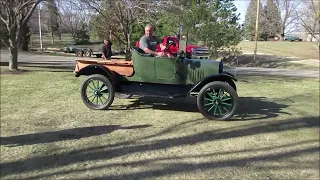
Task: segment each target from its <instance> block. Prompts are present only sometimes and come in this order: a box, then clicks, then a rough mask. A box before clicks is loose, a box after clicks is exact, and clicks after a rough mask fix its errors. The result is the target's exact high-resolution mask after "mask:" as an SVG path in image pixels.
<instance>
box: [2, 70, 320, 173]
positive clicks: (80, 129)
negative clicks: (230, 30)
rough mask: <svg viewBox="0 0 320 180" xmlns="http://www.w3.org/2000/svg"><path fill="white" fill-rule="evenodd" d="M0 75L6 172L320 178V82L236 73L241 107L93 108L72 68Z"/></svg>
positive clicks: (161, 103)
mask: <svg viewBox="0 0 320 180" xmlns="http://www.w3.org/2000/svg"><path fill="white" fill-rule="evenodd" d="M23 69H24V70H25V71H24V72H23V73H17V74H9V73H6V72H5V71H4V68H2V70H1V71H2V74H1V179H22V178H24V179H25V178H28V179H36V178H46V179H70V178H76V179H83V178H104V179H120V178H122V179H130V178H134V179H208V178H211V179H220V178H222V179H230V178H237V179H319V160H320V158H319V79H297V78H282V77H272V78H271V77H270V78H269V77H253V76H252V77H238V78H239V81H238V82H237V85H238V94H239V97H240V105H239V109H238V111H237V113H236V115H235V117H234V119H233V120H231V121H209V120H206V119H204V118H203V116H202V115H201V114H200V113H199V112H198V110H197V107H196V104H195V100H194V99H186V100H167V99H151V98H133V99H115V101H114V103H113V105H112V107H111V110H106V111H93V110H89V109H88V108H87V107H86V106H85V105H84V104H83V103H82V101H81V98H80V92H79V88H80V84H81V82H82V80H83V79H84V77H81V78H75V77H74V74H72V73H71V71H69V70H68V71H67V70H60V69H41V68H37V69H35V68H33V69H30V68H23Z"/></svg>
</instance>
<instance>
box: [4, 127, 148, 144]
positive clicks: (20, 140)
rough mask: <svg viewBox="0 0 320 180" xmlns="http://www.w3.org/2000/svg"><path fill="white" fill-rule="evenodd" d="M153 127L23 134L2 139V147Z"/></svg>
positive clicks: (99, 128) (66, 130)
mask: <svg viewBox="0 0 320 180" xmlns="http://www.w3.org/2000/svg"><path fill="white" fill-rule="evenodd" d="M150 126H151V125H137V126H120V125H108V126H94V127H82V128H75V129H65V130H61V131H52V132H41V133H35V134H23V135H17V136H9V137H0V138H1V145H2V146H3V145H7V146H9V147H15V146H24V145H31V144H41V143H51V142H57V141H66V140H72V139H81V138H86V137H90V136H99V135H102V134H108V133H112V132H113V131H116V130H120V129H139V128H147V127H150Z"/></svg>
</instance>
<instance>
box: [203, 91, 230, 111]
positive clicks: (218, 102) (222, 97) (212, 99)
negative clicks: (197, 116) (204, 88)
mask: <svg viewBox="0 0 320 180" xmlns="http://www.w3.org/2000/svg"><path fill="white" fill-rule="evenodd" d="M212 91H213V95H212V92H207V93H206V95H205V97H204V100H205V101H204V102H203V104H204V106H205V107H207V106H209V105H212V106H211V107H210V108H209V109H208V110H207V111H208V112H210V113H212V109H213V108H214V110H213V116H216V115H218V116H223V115H224V114H226V113H228V112H229V111H230V110H229V109H228V108H230V107H231V106H232V102H231V101H230V103H229V102H228V101H229V100H232V98H231V97H229V96H226V94H225V92H224V90H223V89H219V91H218V92H217V95H216V91H215V90H214V89H213V90H212ZM226 101H227V102H226ZM226 107H227V108H226Z"/></svg>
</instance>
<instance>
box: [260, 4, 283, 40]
mask: <svg viewBox="0 0 320 180" xmlns="http://www.w3.org/2000/svg"><path fill="white" fill-rule="evenodd" d="M265 16H266V21H265V23H264V29H263V30H264V33H265V34H266V36H267V37H268V38H273V37H274V36H275V35H276V34H280V33H281V13H280V10H279V8H278V6H277V4H276V3H275V2H274V0H268V1H267V6H266V9H265Z"/></svg>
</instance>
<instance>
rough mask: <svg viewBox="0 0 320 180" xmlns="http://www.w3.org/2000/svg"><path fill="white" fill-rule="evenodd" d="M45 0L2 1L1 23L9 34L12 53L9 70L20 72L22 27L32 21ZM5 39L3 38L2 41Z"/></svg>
mask: <svg viewBox="0 0 320 180" xmlns="http://www.w3.org/2000/svg"><path fill="white" fill-rule="evenodd" d="M41 1H44V0H7V1H0V5H1V10H2V11H1V14H0V15H1V21H2V22H3V23H4V24H5V25H6V29H7V32H8V37H9V39H8V42H9V44H8V47H9V51H10V61H9V70H18V44H19V42H20V37H21V32H22V31H21V27H23V26H24V25H25V24H26V23H27V22H28V21H29V19H30V16H31V14H32V13H33V11H34V10H35V8H36V6H37V5H38V4H39V3H40V2H41ZM2 38H3V37H1V39H2Z"/></svg>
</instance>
